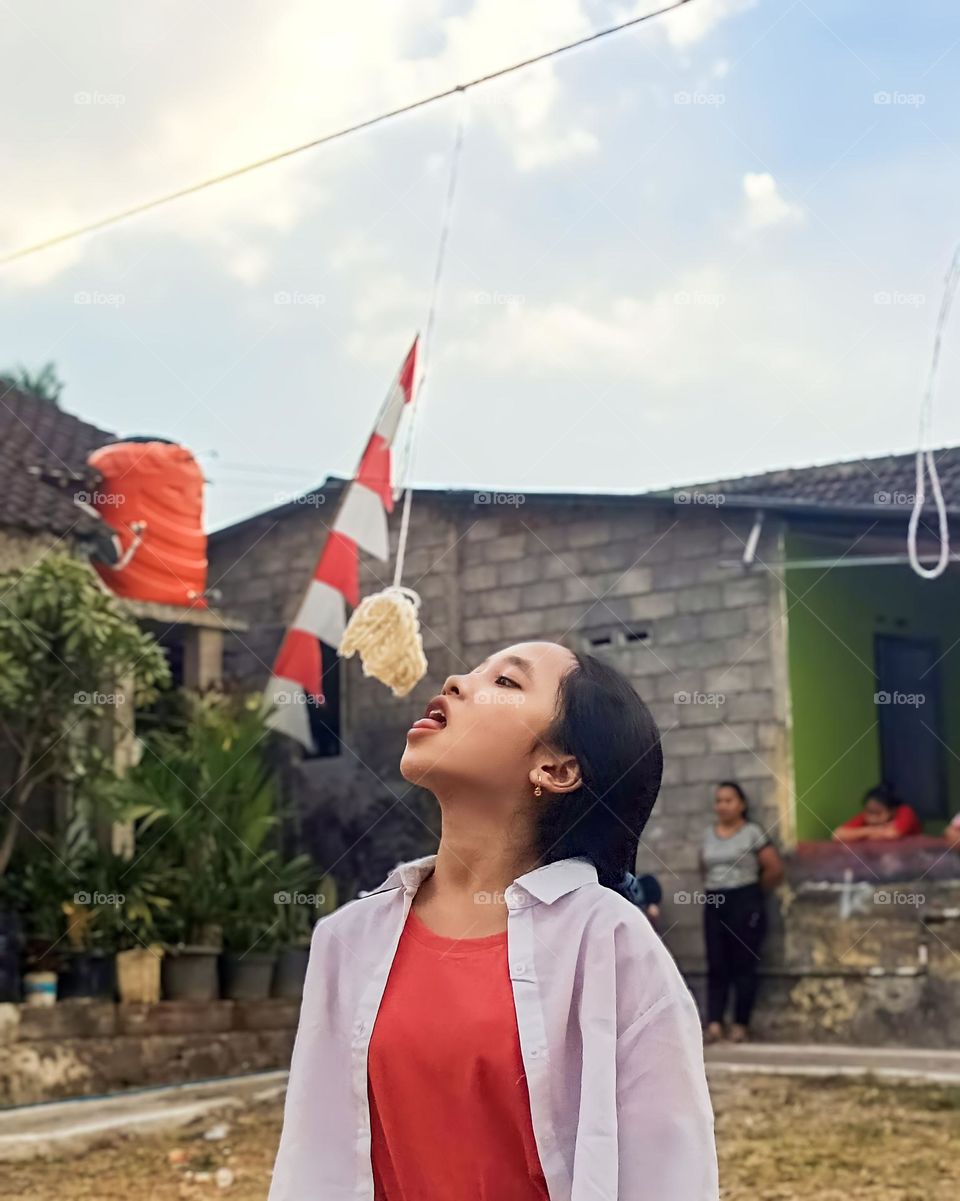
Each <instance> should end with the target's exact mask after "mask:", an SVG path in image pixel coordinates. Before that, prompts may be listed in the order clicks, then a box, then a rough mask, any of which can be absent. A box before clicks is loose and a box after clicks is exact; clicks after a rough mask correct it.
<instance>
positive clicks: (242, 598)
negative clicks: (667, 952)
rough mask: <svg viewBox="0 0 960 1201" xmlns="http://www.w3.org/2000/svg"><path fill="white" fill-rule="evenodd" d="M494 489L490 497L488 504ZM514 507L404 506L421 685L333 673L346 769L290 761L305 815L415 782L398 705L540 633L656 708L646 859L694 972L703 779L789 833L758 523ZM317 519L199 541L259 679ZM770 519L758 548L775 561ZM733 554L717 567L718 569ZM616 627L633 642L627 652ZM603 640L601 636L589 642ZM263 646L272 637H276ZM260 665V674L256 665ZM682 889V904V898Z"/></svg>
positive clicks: (624, 509)
mask: <svg viewBox="0 0 960 1201" xmlns="http://www.w3.org/2000/svg"><path fill="white" fill-rule="evenodd" d="M486 495H490V494H486ZM525 502H526V503H523V504H521V505H510V506H508V505H502V504H497V503H495V502H493V503H491V502H483V501H481V502H471V498H470V497H469V496H468V497H463V496H462V494H461V495H457V496H452V497H448V496H445V495H443V494H438V495H430V494H424V493H420V494H417V495H415V497H414V502H413V506H412V510H411V528H410V537H409V542H408V547H407V557H406V565H405V571H404V580H403V582H404V583H405V584H407V585H408V586H411V587H415V588H416V589H417V590H418V591H419V593H420V594H421V596H422V598H423V607H422V610H421V624H422V628H423V634H424V646H425V649H426V652H427V658H428V661H429V663H430V670H429V673H428V675H427V677H426V678H425V679H424V680H423V681H421V683H420V684H419V685H418V686H417V688H416V689H415V690H414V691H413V692H412V693H411V695H410V696H408V697H406V698H404V699H402V700H397V699H395V698H393V697H392V696H391V695H390V693H389V692H388V691H386V690H385V689H384V688H382V687H381V686H379V685H377V684H375V683H373V682H372V681H369V680H366V679H364V678H363V676H362V673H361V671H360V667H359V663H358V662H357V661H356V660H350V661H347V662H345V663H344V664H343V665H342V671H343V675H342V707H343V729H344V741H345V743H346V748H347V749H345V751H344V753H343V754H342V755H341V756H340V757H339V760H311V761H307V762H305V763H303V764H302V765H301V766H300V769H299V770H300V779H301V780H302V782H303V783H302V787H303V791H304V796H305V800H306V803H307V804H310V805H313V804H332V805H335V804H337V803H338V798H339V800H340V801H341V802H342V798H344V797H349V798H350V801H349V803H351V804H362V802H363V798H364V797H365V796H370V795H372V794H378V795H380V796H382V795H383V794H384V791H386V792H387V793H392V794H393V795H394V796H396V797H397V798H398V799H400V800H403V798H404V797H405V796H409V793H410V788H409V785H407V784H406V783H405V782H404V781H403V780H402V778H401V777H400V775H399V771H398V764H399V759H400V756H401V754H402V751H403V746H404V734H405V731H406V729H407V728H408V726H409V722H410V717H411V714H414V713H417V712H419V710H420V708H421V706H422V705H423V704H425V703H426V701H427V700H428V699H429V698H430V697H431V696H433V695H434V694H435V693H436V692H438V691H439V689H440V688H441V687H442V685H443V682H444V680H445V679H446V677H447V675H449V674H450V673H451V672H456V671H462V670H470V669H471V668H472V667H474V666H475V665H476V664H477V663H478V662H480V661H481V660H482V659H483V658H484V657H485V656H487V655H488V654H490V653H491V652H492V651H495V650H497V649H499V648H500V647H502V646H505V645H508V644H510V643H512V642H521V641H526V640H534V639H551V640H556V641H561V642H564V643H565V644H568V645H570V646H572V647H575V648H577V649H593V651H594V653H597V654H602V655H605V656H607V657H609V658H611V659H612V661H613V662H615V663H616V664H617V665H618V666H619V667H620V668H621V670H623V671H624V672H625V673H626V674H627V675H628V676H629V677H630V679H631V680H632V681H633V683H634V685H635V686H636V688H637V690H638V691H639V692H640V694H641V696H643V697H644V699H645V700H646V701H647V702H648V703H649V704H650V706H651V708H652V709H653V712H654V714H655V716H656V718H657V721H658V722H659V724H660V727H661V730H662V731H663V741H664V751H665V758H666V768H665V774H664V784H663V789H662V792H661V797H660V800H659V801H658V803H657V807H656V809H655V811H654V815H653V817H652V819H651V821H650V824H649V826H648V828H647V831H646V832H645V836H644V839H643V846H642V848H641V855H640V863H639V866H640V867H641V868H642V869H643V870H647V871H653V872H655V873H656V874H657V875H658V876H659V878H660V880H661V882H662V884H663V887H664V893H665V898H666V903H665V911H666V912H665V915H664V917H665V920H664V927H665V929H667V930H668V934H667V941H668V943H669V944H670V945H671V947H672V949H674V951H675V953H676V954H677V955H678V957H679V958H680V960H681V962H682V963H683V964H685V965H689V966H691V967H693V966H696V965H697V964H698V963H700V962H701V961H702V944H701V936H700V923H701V916H702V910H701V908H700V907H699V906H698V905H697V904H696V901H695V894H696V891H697V888H698V885H699V876H698V871H697V853H698V846H699V840H700V837H701V834H702V831H703V828H704V827H705V825H706V824H707V823H708V822H709V821H710V814H711V809H712V795H713V785H714V783H715V782H716V781H717V780H719V779H724V778H735V779H738V780H740V781H741V782H742V784H743V786H744V788H745V789H746V790H747V791H748V793H749V794H750V795H751V797H752V799H753V801H754V815H755V817H756V818H757V820H759V821H761V822H762V823H763V824H764V825H765V826H766V827H768V828H771V829H772V830H773V831H774V835H775V836H776V835H778V834H782V835H784V836H788V834H789V832H788V831H787V830H786V828H785V825H784V821H783V816H782V815H784V814H786V813H788V812H789V797H788V795H787V792H788V785H787V781H788V779H789V771H788V762H787V740H786V682H785V676H784V673H785V651H784V640H785V631H784V623H783V618H782V614H781V609H780V606H781V603H782V601H781V589H780V586H779V581H778V580H777V579H776V578H775V577H774V576H773V575H772V574H771V573H770V572H768V571H767V570H765V569H764V568H763V567H756V568H753V569H752V570H751V571H749V572H747V571H745V570H744V569H743V568H742V567H741V566H739V563H738V562H736V561H738V560H739V559H740V556H741V555H742V553H743V547H744V544H745V542H746V540H747V537H748V535H749V531H750V527H751V524H752V520H753V515H752V513H748V512H744V511H734V510H731V511H726V510H724V509H723V508H722V507H720V508H707V507H702V506H692V505H670V504H662V505H650V504H643V503H637V502H633V503H630V502H626V503H625V502H624V501H623V500H619V499H618V500H617V501H615V502H613V503H611V502H608V501H604V500H602V499H601V500H594V499H591V498H584V501H583V502H582V503H580V502H579V501H577V502H575V503H570V502H558V501H554V500H552V499H551V498H550V497H544V496H537V497H527V498H525ZM329 517H330V512H329V511H327V510H326V509H325V507H323V506H319V507H310V506H306V505H304V506H300V507H298V508H297V509H296V510H294V511H292V512H288V513H286V514H284V515H282V516H281V517H280V518H279V519H278V518H277V517H276V516H274V517H269V516H268V517H265V518H263V519H260V520H259V521H257V522H254V523H251V524H250V525H248V526H246V527H243V528H242V529H241V530H239V531H237V532H236V533H231V532H230V531H227V532H226V533H225V534H224V535H220V536H219V537H216V538H214V540H213V541H212V543H211V578H214V579H219V580H220V583H219V587H220V588H221V589H222V590H223V602H222V604H223V607H224V608H225V609H226V610H227V611H229V612H231V613H236V614H237V615H238V616H240V617H243V618H245V619H246V620H247V621H249V622H250V623H251V630H250V631H249V632H245V633H244V634H242V635H240V636H239V639H238V640H237V641H238V642H239V645H235V646H233V647H232V648H231V649H230V651H229V653H228V671H229V670H230V664H231V663H232V664H233V665H234V667H240V666H244V667H245V670H246V671H247V672H248V673H249V674H251V678H252V679H256V677H257V674H258V673H259V679H256V682H258V683H262V682H263V679H264V678H265V675H266V672H267V670H268V669H269V664H270V662H271V661H272V654H273V647H275V644H276V641H277V639H278V638H279V632H280V630H281V629H282V624H283V623H284V622H286V621H288V620H289V619H290V617H291V616H292V614H293V612H294V611H295V609H296V606H297V604H298V603H299V600H300V597H301V596H302V594H303V590H304V589H305V587H306V585H307V582H308V580H309V578H310V574H311V572H312V570H313V567H314V564H315V562H316V557H317V552H318V550H319V547H320V545H321V543H322V539H323V536H324V532H325V524H324V523H325V522H327V521H328V520H329ZM399 517H400V514H399V510H398V511H397V512H396V513H394V514H393V517H392V519H391V522H390V540H391V565H390V567H389V568H388V567H386V566H385V565H383V564H379V563H377V562H376V561H374V560H370V559H369V558H367V557H366V556H364V557H363V562H362V564H361V593H362V594H363V595H366V594H368V593H369V592H371V591H373V590H375V589H377V588H379V587H382V586H384V585H385V584H387V583H389V582H390V581H391V579H392V563H393V557H394V555H395V552H396V545H397V538H398V533H399ZM778 538H779V532H778V530H777V529H776V528H775V526H772V525H768V526H767V528H766V530H765V533H764V535H763V537H762V538H761V542H760V546H759V557H760V559H762V560H769V559H773V558H776V557H777V546H776V544H777V541H778ZM731 560H732V561H735V562H734V565H732V566H730V565H727V564H726V563H725V561H731ZM627 631H630V632H631V633H632V634H633V635H635V636H639V635H643V637H642V638H641V637H636V639H635V640H633V641H626V640H625V639H626V634H627ZM608 634H609V635H610V636H611V637H612V638H613V644H612V645H610V646H607V647H596V648H592V647H591V646H590V639H591V638H592V637H598V636H604V635H608ZM271 643H272V645H271ZM258 659H259V663H258ZM685 897H689V898H691V899H690V900H689V901H686V900H685V899H684V898H685Z"/></svg>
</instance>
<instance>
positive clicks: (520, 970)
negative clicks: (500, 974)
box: [513, 963, 527, 976]
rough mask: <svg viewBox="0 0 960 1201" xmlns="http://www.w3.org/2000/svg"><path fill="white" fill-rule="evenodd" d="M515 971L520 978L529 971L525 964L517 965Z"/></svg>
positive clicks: (514, 966) (514, 967)
mask: <svg viewBox="0 0 960 1201" xmlns="http://www.w3.org/2000/svg"><path fill="white" fill-rule="evenodd" d="M513 970H514V971H515V972H516V973H517V975H518V976H522V975H523V973H524V972H525V971H526V970H527V965H526V964H525V963H515V964H514V965H513Z"/></svg>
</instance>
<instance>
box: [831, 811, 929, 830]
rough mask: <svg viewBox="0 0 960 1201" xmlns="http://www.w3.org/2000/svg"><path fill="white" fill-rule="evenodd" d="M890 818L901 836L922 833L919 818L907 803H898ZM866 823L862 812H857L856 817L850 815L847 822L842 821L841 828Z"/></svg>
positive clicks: (853, 827) (846, 828)
mask: <svg viewBox="0 0 960 1201" xmlns="http://www.w3.org/2000/svg"><path fill="white" fill-rule="evenodd" d="M890 820H891V821H892V822H893V825H894V826H895V827H896V831H897V833H898V834H899V835H900V837H901V838H909V837H910V835H911V834H922V833H923V826H921V824H920V818H919V817H917V815H916V814H915V813H914V811H913V810H912V809H911V808H910V806H909V805H898V806H897V808H896V809H895V810H894V814H893V817H892V818H891V819H890ZM866 824H867V820H866V818H865V817H864V816H863V814H862V813H858V814H857V816H856V817H851V818H850V820H849V821H848V822H844V823H843V826H842V827H841V829H844V830H859V829H860V827H861V826H865V825H866Z"/></svg>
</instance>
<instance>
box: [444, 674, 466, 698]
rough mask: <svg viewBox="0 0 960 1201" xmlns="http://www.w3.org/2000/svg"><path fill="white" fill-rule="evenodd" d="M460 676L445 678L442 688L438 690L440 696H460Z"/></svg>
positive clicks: (461, 685) (461, 687)
mask: <svg viewBox="0 0 960 1201" xmlns="http://www.w3.org/2000/svg"><path fill="white" fill-rule="evenodd" d="M462 680H463V677H462V676H447V678H446V680H444V682H443V687H442V688H441V689H440V694H441V696H447V695H448V694H450V695H452V696H460V695H461V693H462V692H463V684H462V682H461V681H462Z"/></svg>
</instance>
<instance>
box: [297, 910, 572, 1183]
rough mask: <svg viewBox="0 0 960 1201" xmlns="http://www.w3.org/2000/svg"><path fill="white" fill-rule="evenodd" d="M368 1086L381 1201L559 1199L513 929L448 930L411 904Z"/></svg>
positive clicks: (380, 1021) (374, 1037)
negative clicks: (525, 1041) (550, 1171)
mask: <svg viewBox="0 0 960 1201" xmlns="http://www.w3.org/2000/svg"><path fill="white" fill-rule="evenodd" d="M320 1087H322V1084H321V1085H320ZM368 1093H369V1097H370V1135H371V1158H372V1162H373V1176H374V1197H375V1201H549V1195H548V1193H547V1186H546V1182H545V1181H544V1178H543V1172H542V1170H541V1168H540V1159H539V1156H538V1154H537V1147H536V1143H535V1141H534V1136H533V1125H532V1122H531V1119H530V1101H529V1097H528V1095H527V1080H526V1076H525V1074H524V1070H523V1060H522V1058H521V1055H520V1036H519V1033H518V1031H517V1017H516V1011H515V1009H514V1005H513V992H512V988H511V984H510V972H509V968H508V965H507V935H506V931H504V932H503V933H502V934H492V935H490V936H489V937H487V938H464V939H456V938H443V937H441V936H440V935H439V934H434V933H433V931H432V930H430V929H429V928H428V927H427V926H425V925H424V923H423V922H422V921H421V920H420V918H419V917H417V915H416V913H415V912H414V911H413V910H412V909H411V911H410V914H409V916H408V918H407V921H406V924H405V926H404V929H403V933H402V935H401V936H400V943H399V946H398V947H397V953H396V957H395V958H394V961H393V965H392V967H391V969H390V975H389V977H388V979H387V985H386V989H385V990H384V994H383V999H382V1001H381V1003H380V1010H379V1012H378V1014H377V1020H376V1023H375V1024H374V1028H373V1035H372V1037H371V1039H370V1051H369V1059H368Z"/></svg>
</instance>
